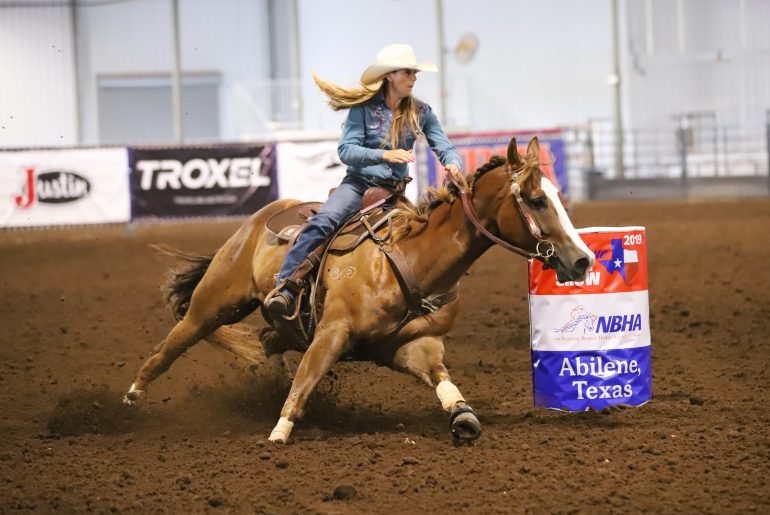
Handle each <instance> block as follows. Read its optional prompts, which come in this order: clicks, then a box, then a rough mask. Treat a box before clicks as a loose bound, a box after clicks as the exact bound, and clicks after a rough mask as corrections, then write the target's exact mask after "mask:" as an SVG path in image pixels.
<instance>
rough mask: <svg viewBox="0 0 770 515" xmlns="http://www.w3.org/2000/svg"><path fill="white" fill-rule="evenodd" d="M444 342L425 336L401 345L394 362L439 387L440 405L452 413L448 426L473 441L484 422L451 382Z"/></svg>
mask: <svg viewBox="0 0 770 515" xmlns="http://www.w3.org/2000/svg"><path fill="white" fill-rule="evenodd" d="M443 359H444V343H443V341H442V339H441V338H440V337H437V336H424V337H421V338H417V339H415V340H412V341H411V342H409V343H407V344H405V345H403V346H401V347H400V348H399V349H398V351H397V352H396V355H395V357H394V358H393V364H394V366H395V367H396V368H399V369H401V370H408V371H409V372H410V373H411V374H413V375H414V376H416V377H417V378H419V379H422V380H423V381H424V382H425V384H427V385H428V386H431V387H435V388H436V394H437V395H438V398H439V400H440V401H441V407H442V408H444V410H445V411H447V412H449V414H450V415H449V428H450V430H451V432H452V436H453V437H454V438H455V439H456V440H458V441H460V442H471V441H473V440H475V439H477V438H478V437H479V436H481V423H480V422H479V419H478V418H476V413H475V412H474V411H473V409H472V408H471V407H470V406H469V405H468V403H466V402H465V399H464V398H463V396H462V394H461V393H460V390H458V389H457V387H456V386H455V385H454V384H453V383H452V380H451V378H450V377H449V372H447V369H446V367H445V366H444V363H443Z"/></svg>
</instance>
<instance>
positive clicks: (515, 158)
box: [507, 138, 521, 165]
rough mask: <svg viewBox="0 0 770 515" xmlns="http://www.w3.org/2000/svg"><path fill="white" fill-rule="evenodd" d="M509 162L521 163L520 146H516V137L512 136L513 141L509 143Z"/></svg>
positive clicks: (513, 163)
mask: <svg viewBox="0 0 770 515" xmlns="http://www.w3.org/2000/svg"><path fill="white" fill-rule="evenodd" d="M507 157H508V162H509V163H510V164H512V165H520V164H521V156H520V155H519V147H518V146H516V138H511V142H510V143H508V156H507Z"/></svg>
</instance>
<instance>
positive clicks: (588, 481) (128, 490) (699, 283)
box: [0, 200, 770, 513]
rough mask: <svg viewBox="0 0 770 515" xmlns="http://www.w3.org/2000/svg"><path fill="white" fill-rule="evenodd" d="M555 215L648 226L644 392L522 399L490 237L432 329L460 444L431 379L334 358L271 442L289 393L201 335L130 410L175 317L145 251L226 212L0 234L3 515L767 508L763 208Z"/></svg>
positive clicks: (767, 296) (510, 298) (515, 313)
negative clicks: (442, 344) (587, 402)
mask: <svg viewBox="0 0 770 515" xmlns="http://www.w3.org/2000/svg"><path fill="white" fill-rule="evenodd" d="M573 219H574V220H575V225H576V226H578V227H581V226H590V225H602V226H622V225H644V226H646V227H647V234H648V248H649V270H650V288H649V290H650V304H651V307H650V313H651V325H652V342H653V365H652V366H653V375H654V379H653V392H654V399H653V401H652V402H650V403H648V404H647V405H645V406H643V407H640V408H637V409H625V410H619V411H613V412H611V413H607V414H603V413H594V412H590V413H580V414H568V413H556V412H548V411H544V410H539V409H534V408H533V407H532V394H531V372H530V358H529V327H528V319H527V287H526V263H525V261H524V260H523V259H521V258H519V257H517V256H514V255H512V254H509V253H507V252H505V251H504V250H502V249H499V248H495V249H492V250H491V251H489V252H488V253H487V254H486V255H485V256H483V258H482V259H481V260H479V261H478V262H477V263H476V264H475V265H474V267H473V268H472V269H471V273H470V275H469V276H468V277H467V278H465V280H464V282H463V283H462V303H463V304H462V305H463V308H462V314H463V316H462V318H461V319H460V320H458V323H457V325H456V326H455V328H454V329H453V331H452V332H451V333H450V338H449V339H448V340H447V342H446V343H447V365H448V366H449V368H450V372H451V373H452V375H453V379H454V381H455V383H456V384H457V385H458V386H459V388H460V389H461V391H462V392H463V394H464V395H465V397H466V398H467V399H468V401H469V402H470V403H471V404H472V405H473V407H474V408H475V409H476V411H477V412H478V413H479V418H480V419H481V422H482V424H483V425H484V430H485V432H484V434H483V435H482V437H481V439H479V440H478V441H477V442H476V443H475V444H474V445H470V446H454V445H453V444H452V441H451V437H450V434H449V431H448V427H447V426H448V423H447V416H446V414H445V413H444V412H442V411H441V408H440V405H439V402H438V399H437V398H436V394H435V392H434V391H433V390H431V389H430V388H428V387H426V386H424V385H422V384H420V383H418V382H417V381H416V380H415V379H413V378H411V377H409V376H406V375H402V374H399V373H396V372H393V371H391V370H389V369H385V368H378V367H376V366H374V365H371V364H367V363H342V364H338V365H337V366H336V367H335V369H334V372H335V376H336V378H332V377H329V378H327V379H325V380H324V381H323V382H322V384H321V386H320V389H319V391H318V392H316V394H315V395H314V396H313V397H312V399H311V402H310V406H309V409H308V413H307V415H306V417H305V418H304V419H303V420H302V421H301V422H300V423H298V424H297V426H296V427H295V429H294V432H293V434H292V440H291V442H290V444H289V445H286V446H277V445H273V444H271V443H270V442H268V441H267V436H268V434H269V432H270V430H271V429H272V427H273V425H274V424H275V422H276V421H277V419H278V413H279V410H280V406H281V405H282V403H283V400H284V395H285V391H284V390H282V389H281V388H280V387H279V386H277V385H276V383H275V382H274V381H273V380H272V378H271V377H270V376H269V374H268V373H267V371H266V370H265V369H260V368H257V369H253V370H250V369H249V368H248V367H245V366H244V365H243V363H241V362H238V361H236V360H234V359H233V358H231V357H230V356H229V355H226V354H224V353H222V352H220V351H218V350H216V349H213V348H212V347H210V346H208V344H205V343H202V344H200V345H198V346H197V347H194V348H193V349H191V350H190V351H189V352H188V353H187V354H186V355H185V356H183V357H182V358H180V359H179V360H178V361H177V362H176V363H175V364H174V365H173V367H172V368H171V370H170V371H169V372H168V373H167V374H165V375H164V376H161V378H159V379H158V381H156V382H155V383H154V384H153V385H152V388H151V389H150V391H149V393H148V395H147V396H146V398H145V399H144V402H143V403H142V404H141V406H140V407H139V408H138V409H131V408H127V407H124V406H123V405H122V404H121V397H122V395H123V393H124V392H125V390H126V388H127V387H128V386H129V385H130V383H131V381H132V379H133V375H134V374H135V372H136V371H137V369H138V367H139V366H140V364H141V363H142V362H143V360H144V359H145V358H146V357H147V355H148V352H149V351H150V349H151V348H152V346H153V345H155V344H156V343H157V342H158V341H160V340H161V338H162V337H163V336H165V334H166V332H167V331H168V330H169V329H170V328H171V327H172V318H171V316H170V314H169V311H168V309H167V308H166V306H165V304H164V301H163V299H162V297H161V294H160V291H159V285H160V284H161V283H162V281H163V278H164V274H165V272H166V270H167V268H168V267H169V265H170V264H171V263H170V262H169V261H168V260H167V258H162V257H159V256H157V255H156V254H155V253H154V252H153V251H152V250H151V249H149V248H148V245H147V244H148V243H151V242H166V243H170V244H172V245H175V246H177V247H179V248H181V249H185V250H195V251H210V250H214V249H216V248H217V247H218V246H219V245H220V244H221V243H222V242H223V241H224V240H225V239H226V238H227V237H228V236H229V235H230V234H231V233H232V232H233V231H234V230H235V229H236V227H237V225H238V223H237V222H232V221H230V222H220V223H206V224H202V223H186V224H177V225H170V224H163V225H135V226H128V227H125V226H111V227H91V228H78V229H59V230H48V231H40V230H36V231H5V232H0V323H1V324H2V326H1V327H0V513H14V512H17V511H34V512H38V513H48V512H56V513H84V512H98V513H109V512H118V513H156V512H157V513H190V512H193V513H202V512H212V513H219V512H221V513H417V512H421V513H451V512H463V513H530V512H531V513H625V512H629V513H635V512H653V513H660V512H665V513H752V512H753V513H770V488H769V486H768V480H769V479H768V473H770V466H769V463H768V460H769V459H770V424H769V422H770V414H768V411H767V407H768V405H769V404H770V370H769V369H768V365H770V342H769V341H768V334H770V272H768V263H770V243H768V239H767V238H768V233H770V201H768V200H742V201H724V202H708V203H706V202H689V203H688V202H676V203H668V202H667V203H662V202H661V203H625V204H619V203H600V204H583V205H578V206H576V208H575V212H574V214H573ZM291 359H292V360H293V361H294V362H295V363H296V361H297V359H298V356H297V355H292V356H291ZM335 491H336V494H335Z"/></svg>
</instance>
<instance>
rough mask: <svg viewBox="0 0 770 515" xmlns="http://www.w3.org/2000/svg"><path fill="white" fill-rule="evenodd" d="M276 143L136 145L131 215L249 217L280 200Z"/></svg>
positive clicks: (131, 154) (132, 156)
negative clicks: (276, 176) (276, 167)
mask: <svg viewBox="0 0 770 515" xmlns="http://www.w3.org/2000/svg"><path fill="white" fill-rule="evenodd" d="M274 153H275V147H274V145H273V144H264V145H260V144H234V145H216V146H213V145H212V146H185V147H162V148H161V147H132V148H130V149H129V161H130V166H131V202H132V204H131V210H132V217H133V218H163V217H170V218H175V217H199V216H231V215H248V214H251V213H253V212H255V211H257V210H258V209H260V208H261V207H263V206H265V205H266V204H268V203H269V202H271V201H272V200H275V199H276V198H277V195H276V180H275V164H274V163H275V159H274Z"/></svg>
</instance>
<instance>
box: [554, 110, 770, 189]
mask: <svg viewBox="0 0 770 515" xmlns="http://www.w3.org/2000/svg"><path fill="white" fill-rule="evenodd" d="M568 143H569V148H570V150H569V156H570V170H571V174H570V175H571V180H572V183H573V184H575V183H577V184H576V189H577V190H578V191H579V192H580V194H579V195H578V196H579V197H581V198H589V199H592V198H611V197H617V196H621V197H623V196H631V195H634V194H636V195H638V196H641V197H651V196H658V195H659V194H664V195H665V194H670V195H674V196H693V195H695V194H696V189H697V194H698V195H706V196H716V195H768V194H770V170H769V167H770V164H769V163H770V110H767V111H766V120H765V123H764V124H761V123H756V124H747V125H737V124H723V123H719V121H718V119H717V117H716V115H715V114H714V113H709V112H703V113H685V114H681V115H678V116H676V117H674V118H672V120H671V124H670V125H668V126H665V127H655V128H631V129H626V130H624V131H623V166H622V170H621V171H620V173H618V171H616V166H615V157H614V149H615V137H614V131H613V128H612V123H611V121H609V120H590V121H589V122H588V123H587V124H586V125H585V126H582V127H575V128H573V129H572V132H571V135H570V136H569V138H568ZM736 185H742V186H740V187H737V186H736ZM706 186H708V187H706ZM672 187H674V188H675V189H674V190H672ZM709 189H710V190H713V191H712V192H711V193H710V192H709ZM632 190H633V191H632ZM656 191H657V192H658V193H656Z"/></svg>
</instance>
